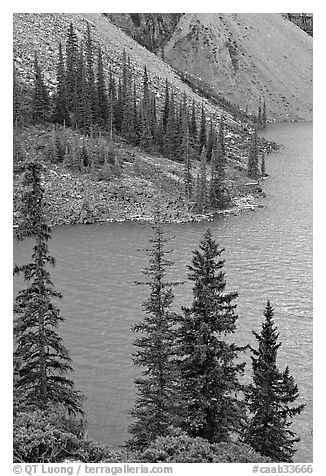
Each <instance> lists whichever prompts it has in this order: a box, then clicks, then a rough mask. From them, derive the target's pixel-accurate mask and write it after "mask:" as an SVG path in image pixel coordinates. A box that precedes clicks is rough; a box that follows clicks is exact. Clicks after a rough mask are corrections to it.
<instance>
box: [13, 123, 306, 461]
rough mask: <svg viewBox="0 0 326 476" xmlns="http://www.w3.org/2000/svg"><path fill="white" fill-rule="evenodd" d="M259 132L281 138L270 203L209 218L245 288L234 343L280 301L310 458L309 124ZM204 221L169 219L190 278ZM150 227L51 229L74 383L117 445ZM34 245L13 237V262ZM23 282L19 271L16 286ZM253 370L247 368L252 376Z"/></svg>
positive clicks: (182, 294)
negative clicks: (189, 266)
mask: <svg viewBox="0 0 326 476" xmlns="http://www.w3.org/2000/svg"><path fill="white" fill-rule="evenodd" d="M263 135H264V136H265V137H266V138H268V139H271V140H275V141H277V142H278V143H279V144H283V146H284V147H282V148H281V149H280V150H279V152H277V153H275V154H272V155H269V156H267V159H266V167H267V172H268V173H269V174H270V176H269V178H268V179H267V180H266V181H265V183H264V189H265V191H266V193H267V198H265V199H262V203H263V204H264V205H265V208H261V209H257V210H256V211H255V212H244V213H242V214H240V215H239V216H231V217H224V218H221V219H219V220H217V221H215V222H213V223H210V224H209V226H210V228H211V229H212V232H213V235H214V237H215V239H216V240H217V241H218V242H219V243H220V244H221V246H223V247H224V248H225V252H224V258H225V269H226V275H227V282H228V288H229V290H237V291H239V298H238V313H239V320H238V333H237V335H236V336H235V339H236V341H237V342H238V343H241V344H242V343H247V342H248V341H250V342H251V343H252V344H255V343H254V340H253V336H252V333H251V330H252V329H254V330H258V331H259V329H260V326H261V322H262V319H263V308H264V306H265V302H266V299H270V300H271V302H272V304H273V305H274V308H275V321H276V324H277V326H278V328H279V332H280V337H281V340H282V342H283V344H282V346H281V348H280V350H279V366H280V367H282V368H284V366H285V365H289V366H290V370H291V372H292V374H293V375H294V377H295V379H296V381H297V383H298V386H299V389H300V395H301V401H303V402H305V403H306V408H305V410H304V412H303V413H302V414H301V415H300V416H299V417H296V420H295V424H294V429H295V431H296V432H297V433H298V434H299V435H300V436H301V443H300V444H299V445H298V452H297V454H296V456H295V460H296V461H297V462H309V461H311V460H312V123H298V124H279V125H273V126H269V127H268V128H267V129H266V131H264V132H263ZM207 226H208V225H207V223H200V224H186V225H184V224H183V225H169V226H167V227H166V228H167V230H168V231H171V232H172V233H173V234H175V235H176V238H175V240H174V241H173V242H172V247H173V248H174V250H175V253H174V258H175V260H176V267H175V271H174V273H175V276H178V278H181V279H184V278H185V276H186V265H187V264H188V263H189V261H190V259H191V258H190V257H191V250H193V249H194V248H196V247H197V245H198V243H199V241H200V239H201V237H202V235H203V233H204V232H205V230H206V229H207ZM148 234H149V228H148V227H147V226H146V225H140V224H105V225H88V226H85V225H84V226H83V225H81V226H79V225H77V226H63V227H57V228H55V229H54V230H53V234H52V240H51V243H50V249H51V253H52V254H53V255H54V256H55V257H56V260H57V266H56V268H55V269H54V270H53V274H52V277H53V280H54V283H55V285H56V288H57V289H58V290H61V291H62V293H63V295H64V299H63V301H62V302H61V303H60V306H61V309H62V314H63V316H64V317H65V319H66V320H65V322H64V323H63V324H62V326H61V333H62V335H63V337H64V340H65V344H66V346H67V347H68V349H69V350H70V353H71V356H72V358H73V361H74V368H75V376H74V378H75V382H76V385H77V387H78V388H79V389H80V390H81V391H82V392H83V393H84V394H85V395H86V396H87V399H88V400H87V418H88V421H89V434H90V436H91V437H93V438H94V439H96V440H98V441H103V442H107V443H110V444H111V445H115V446H118V445H121V444H122V443H123V442H124V441H125V440H126V439H127V438H128V436H129V435H128V432H127V427H128V425H129V424H130V421H131V420H130V417H129V416H128V415H127V412H128V410H129V409H130V408H131V406H132V404H133V400H134V397H135V391H134V388H133V378H134V377H135V375H136V372H137V369H135V368H134V367H133V365H132V362H131V359H130V353H131V351H132V341H133V339H134V336H133V334H132V332H131V331H130V325H131V324H132V323H134V322H135V321H137V320H140V319H141V318H142V313H141V303H142V300H143V299H144V297H145V295H146V294H145V291H144V290H143V289H142V288H140V287H139V286H135V285H134V281H135V280H139V279H140V277H141V273H140V269H141V268H142V266H144V265H145V263H146V259H145V257H144V255H143V254H142V253H140V252H139V251H137V250H138V249H139V248H144V247H145V246H146V242H147V237H148ZM30 251H31V243H30V242H23V243H19V244H17V243H16V242H15V243H14V258H15V262H17V263H18V264H22V263H24V262H26V260H27V259H29V257H30ZM21 285H22V282H21V280H20V278H15V282H14V286H15V291H17V289H19V288H20V287H21ZM176 297H177V299H176V305H179V304H180V303H185V304H186V303H189V302H190V300H191V290H190V288H189V286H187V285H186V286H184V287H182V289H181V288H180V287H179V288H178V289H177V290H176ZM249 377H250V368H249V367H248V370H247V378H249Z"/></svg>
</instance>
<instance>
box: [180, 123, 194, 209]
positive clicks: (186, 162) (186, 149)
mask: <svg viewBox="0 0 326 476" xmlns="http://www.w3.org/2000/svg"><path fill="white" fill-rule="evenodd" d="M182 149H183V176H184V194H185V199H186V200H190V198H191V195H192V171H191V169H192V163H191V162H192V161H191V151H190V140H189V129H188V127H187V129H186V132H185V135H184V139H183V144H182Z"/></svg>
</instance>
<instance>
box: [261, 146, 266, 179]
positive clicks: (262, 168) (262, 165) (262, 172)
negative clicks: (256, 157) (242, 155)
mask: <svg viewBox="0 0 326 476" xmlns="http://www.w3.org/2000/svg"><path fill="white" fill-rule="evenodd" d="M261 175H262V176H263V177H264V176H265V175H266V167H265V153H264V152H263V153H262V156H261Z"/></svg>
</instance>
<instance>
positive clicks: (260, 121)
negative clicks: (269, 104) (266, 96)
mask: <svg viewBox="0 0 326 476" xmlns="http://www.w3.org/2000/svg"><path fill="white" fill-rule="evenodd" d="M257 122H258V124H259V125H261V124H262V123H263V120H262V115H261V106H260V101H259V107H258V116H257Z"/></svg>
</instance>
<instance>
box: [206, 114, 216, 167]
mask: <svg viewBox="0 0 326 476" xmlns="http://www.w3.org/2000/svg"><path fill="white" fill-rule="evenodd" d="M215 146H216V136H215V131H214V127H213V120H212V119H211V120H210V126H209V132H208V138H207V161H208V162H210V160H211V158H212V152H213V149H214V147H215Z"/></svg>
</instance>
